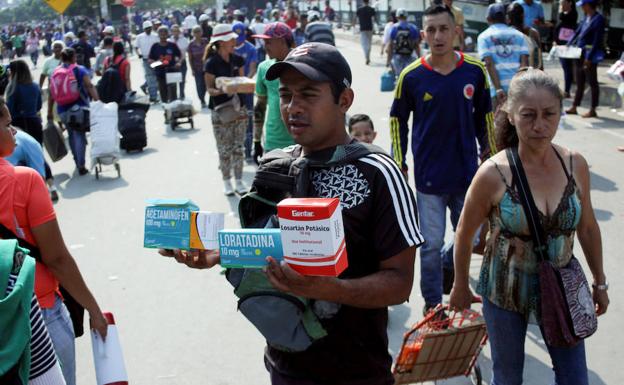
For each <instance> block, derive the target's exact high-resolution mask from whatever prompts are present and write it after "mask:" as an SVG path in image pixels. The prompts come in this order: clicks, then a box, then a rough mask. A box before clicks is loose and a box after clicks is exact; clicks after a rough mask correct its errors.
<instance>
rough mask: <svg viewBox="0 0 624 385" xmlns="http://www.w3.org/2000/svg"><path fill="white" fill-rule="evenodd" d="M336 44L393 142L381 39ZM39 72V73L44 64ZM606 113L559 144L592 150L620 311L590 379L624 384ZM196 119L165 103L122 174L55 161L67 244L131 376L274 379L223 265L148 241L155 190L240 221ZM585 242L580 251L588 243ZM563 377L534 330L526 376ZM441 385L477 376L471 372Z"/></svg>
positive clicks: (576, 123) (618, 229)
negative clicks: (169, 110) (192, 265)
mask: <svg viewBox="0 0 624 385" xmlns="http://www.w3.org/2000/svg"><path fill="white" fill-rule="evenodd" d="M339 37H340V36H339ZM337 46H338V48H339V49H340V50H341V52H342V53H343V55H344V56H345V57H346V58H347V60H348V61H349V63H350V64H351V68H352V72H353V88H354V90H355V95H356V96H355V102H354V105H353V107H352V108H351V110H350V111H349V114H354V113H366V114H368V115H370V116H371V117H372V119H373V121H374V123H375V126H376V129H377V130H378V131H379V135H378V139H377V142H376V143H377V144H378V145H380V146H382V147H383V148H386V149H389V148H390V137H389V129H388V112H389V109H390V105H391V102H392V93H390V92H388V93H381V92H380V91H379V83H380V80H379V79H380V76H381V74H382V73H383V72H384V70H385V68H384V63H385V58H382V57H381V56H380V55H379V46H374V47H373V54H372V63H371V65H370V66H366V65H365V64H364V58H363V54H362V52H361V49H360V47H359V44H358V43H356V42H355V41H353V39H351V38H343V37H340V38H339V39H338V41H337ZM552 67H553V68H552V70H550V69H549V72H551V73H553V74H554V75H556V76H558V77H561V73H560V72H561V71H560V70H559V68H558V66H555V65H553V66H552ZM35 75H36V76H37V77H36V78H38V72H36V71H35ZM189 75H190V74H189ZM142 77H143V71H142V68H141V66H140V64H139V62H138V60H137V59H136V57H133V59H132V80H133V87H134V88H135V89H138V85H140V83H142ZM194 88H195V87H194V83H193V79H192V78H191V77H190V76H188V77H187V86H186V94H187V96H189V97H192V98H194V100H195V104H196V107H198V108H199V101H198V100H197V96H196V93H195V90H194ZM567 105H569V101H566V106H567ZM449 113H452V112H449ZM598 113H599V115H601V116H605V117H604V118H598V119H589V120H583V119H581V118H579V117H576V116H570V117H565V118H564V122H563V125H562V126H563V127H562V128H561V129H560V130H559V132H558V134H557V137H556V139H555V142H557V143H559V144H561V145H564V146H568V147H570V148H572V149H574V150H576V151H579V152H580V153H582V154H583V155H584V156H585V157H586V158H587V160H588V162H589V164H590V167H591V169H590V171H591V178H592V201H593V204H594V208H595V212H596V216H597V218H598V221H599V224H600V226H601V230H602V237H603V247H604V255H605V271H606V273H607V276H608V277H609V281H610V283H611V289H610V291H609V294H610V296H611V301H612V303H611V307H610V310H609V312H608V313H607V314H606V315H605V316H603V317H601V318H600V323H599V329H598V332H597V333H596V334H595V335H594V336H592V337H591V338H589V339H588V340H587V343H586V349H587V360H588V366H589V369H590V384H592V385H603V384H609V385H612V384H614V385H617V384H622V383H624V371H623V370H621V369H617V368H618V367H619V365H621V361H622V359H623V358H624V357H623V354H622V350H621V349H620V348H619V347H618V346H619V344H620V343H624V338H623V337H622V333H621V332H618V329H617V328H618V327H619V326H617V325H619V321H617V319H618V318H617V317H619V316H621V315H622V314H623V313H622V309H621V301H620V298H621V296H622V294H624V293H623V290H622V287H621V285H618V283H619V280H618V278H619V277H622V276H623V274H622V273H623V272H624V271H623V270H624V267H623V265H622V263H621V261H618V260H617V255H618V254H619V252H620V251H621V249H619V247H618V243H619V241H621V239H622V235H623V230H624V226H623V219H624V196H623V194H622V191H621V189H622V186H624V173H623V172H622V169H621V167H622V165H624V153H622V152H618V151H617V150H616V147H617V146H624V123H623V122H624V118H622V117H621V116H619V115H617V113H615V112H614V111H610V110H609V108H605V107H602V108H600V109H599V110H598ZM195 127H196V128H195V129H194V130H187V129H184V128H179V129H177V130H176V131H171V130H170V129H168V128H167V127H166V126H165V124H164V119H163V113H162V108H161V107H160V106H154V107H153V108H151V109H150V111H149V113H148V117H147V133H148V147H147V148H146V149H145V150H144V151H143V152H141V153H132V154H125V153H124V154H123V156H122V158H121V161H120V164H121V178H117V175H116V173H115V172H114V169H113V168H112V167H111V168H108V169H106V170H105V172H104V174H103V176H102V177H101V178H100V180H96V179H95V177H94V174H93V173H91V174H89V175H86V176H78V174H77V173H76V171H75V167H74V165H73V161H72V159H71V155H70V156H68V157H66V158H65V159H63V160H61V161H59V162H57V163H53V164H51V166H52V170H53V172H54V174H55V179H56V184H57V186H58V190H59V193H60V196H61V198H60V201H59V202H58V203H57V204H56V205H55V209H56V212H57V215H58V219H59V222H60V225H61V229H62V232H63V236H64V238H65V242H66V243H67V245H68V247H69V249H70V250H71V252H72V254H73V256H74V258H75V259H76V261H77V263H78V264H79V266H80V269H81V271H82V273H83V275H84V277H85V279H86V281H87V283H88V285H89V287H90V288H91V290H92V291H93V293H94V294H95V296H96V298H97V299H98V301H99V303H100V306H101V307H102V309H103V310H106V311H111V312H113V313H114V315H115V319H116V321H117V327H118V329H119V335H120V338H121V344H122V347H123V351H124V356H125V363H126V368H127V370H128V375H129V378H130V384H135V385H138V384H157V385H161V384H162V385H165V384H167V385H185V384H211V385H212V384H213V385H228V384H237V385H238V384H258V385H266V384H269V379H268V375H267V372H266V370H265V368H264V364H263V359H262V356H263V347H264V341H263V340H262V338H261V337H260V334H259V333H258V332H256V330H255V329H254V328H253V326H251V324H250V323H249V322H248V321H246V320H245V319H244V317H243V316H242V315H241V314H239V313H237V310H236V298H235V296H234V295H233V293H232V287H231V286H230V285H229V284H228V283H227V281H226V280H225V279H224V277H223V276H222V272H221V269H219V268H214V269H212V270H209V271H199V270H191V269H188V268H186V267H185V266H182V265H178V264H177V263H176V262H175V261H174V260H171V259H168V258H164V257H161V256H159V255H158V254H157V252H156V250H152V249H145V248H143V211H144V207H145V200H146V199H149V198H190V199H192V200H193V201H194V202H195V203H197V204H198V205H199V206H200V207H201V209H203V210H212V211H222V212H225V213H226V227H230V228H233V227H238V226H239V223H238V218H237V204H238V198H235V197H231V198H228V197H225V196H224V195H223V194H222V184H221V177H220V173H219V171H218V168H217V166H218V157H217V151H216V146H215V141H214V136H213V133H212V128H211V124H210V114H209V112H208V111H207V110H201V111H199V113H198V114H197V115H196V116H195ZM254 170H255V167H254V166H251V165H246V166H245V170H244V178H245V180H246V181H247V182H248V183H249V184H250V183H251V180H252V176H253V174H254ZM449 230H450V228H449ZM450 237H451V235H450V231H449V234H448V238H449V239H450ZM577 244H578V243H577ZM577 249H578V250H577V255H578V256H579V257H580V256H581V255H582V251H581V250H580V248H578V246H577ZM580 259H581V260H583V258H582V257H581V258H580ZM418 263H419V262H418V260H417V262H416V264H417V267H416V277H415V281H414V282H415V284H414V288H413V292H412V295H411V299H410V302H409V303H406V304H403V305H399V306H394V307H392V308H391V309H390V320H389V330H388V332H389V339H390V352H391V354H392V355H393V357H396V355H397V353H398V350H399V349H400V344H401V341H402V336H403V333H404V332H405V331H407V330H408V329H409V327H410V326H411V325H413V324H414V323H415V322H416V321H418V320H419V319H420V318H421V315H422V314H421V309H422V306H423V301H422V298H421V297H420V295H419V293H420V289H419V285H418V282H419V278H420V276H419V269H418ZM583 263H584V261H583ZM585 266H586V265H585ZM479 267H480V258H476V257H475V258H474V260H473V261H472V264H471V274H472V277H473V279H476V277H477V275H478V270H479ZM588 271H589V270H587V268H586V272H588ZM589 279H591V277H589ZM76 353H77V358H76V360H77V378H78V383H79V384H94V383H95V370H94V366H93V359H92V351H91V342H90V337H89V336H88V335H86V336H83V337H81V338H79V339H77V340H76ZM479 364H480V365H481V367H482V369H483V372H484V379H485V380H487V381H489V380H490V377H491V376H490V371H491V361H490V354H489V348H488V347H486V348H485V349H484V351H483V354H482V355H481V357H480V359H479ZM552 378H553V373H552V370H551V365H550V360H549V357H548V354H547V352H546V350H545V346H544V344H543V342H542V338H541V335H540V333H539V330H538V329H537V328H536V327H530V329H529V333H528V335H527V342H526V359H525V383H527V384H535V385H542V384H544V385H546V384H551V383H552V382H553V379H552ZM438 383H445V384H469V383H470V380H468V379H466V378H458V379H453V380H449V381H446V382H438Z"/></svg>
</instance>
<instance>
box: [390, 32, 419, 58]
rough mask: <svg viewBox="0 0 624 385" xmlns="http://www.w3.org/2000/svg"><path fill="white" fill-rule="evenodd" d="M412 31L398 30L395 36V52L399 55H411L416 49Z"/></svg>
mask: <svg viewBox="0 0 624 385" xmlns="http://www.w3.org/2000/svg"><path fill="white" fill-rule="evenodd" d="M410 34H411V31H410V30H409V28H408V29H401V28H399V30H398V31H397V34H396V37H395V38H394V42H393V46H394V53H395V54H398V55H411V54H412V52H413V51H414V46H413V44H412V39H411V37H410Z"/></svg>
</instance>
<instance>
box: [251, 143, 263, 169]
mask: <svg viewBox="0 0 624 385" xmlns="http://www.w3.org/2000/svg"><path fill="white" fill-rule="evenodd" d="M262 154H264V149H263V148H262V143H260V142H254V155H253V159H254V162H256V164H257V165H259V164H260V158H262Z"/></svg>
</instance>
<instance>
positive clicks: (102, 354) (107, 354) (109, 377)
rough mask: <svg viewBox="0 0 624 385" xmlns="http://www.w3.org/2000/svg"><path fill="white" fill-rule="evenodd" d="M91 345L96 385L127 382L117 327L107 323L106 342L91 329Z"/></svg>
mask: <svg viewBox="0 0 624 385" xmlns="http://www.w3.org/2000/svg"><path fill="white" fill-rule="evenodd" d="M91 346H92V347H93V363H94V365H95V378H96V381H97V385H106V384H112V383H119V382H121V383H123V382H125V383H127V382H128V374H127V373H126V366H125V364H124V359H123V353H122V351H121V344H120V343H119V335H118V334H117V327H116V326H115V325H114V324H113V325H108V332H107V336H106V342H104V341H102V337H101V336H100V335H99V333H98V332H97V331H95V330H91Z"/></svg>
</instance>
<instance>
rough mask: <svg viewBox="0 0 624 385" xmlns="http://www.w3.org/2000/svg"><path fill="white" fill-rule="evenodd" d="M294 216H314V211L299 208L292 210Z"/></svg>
mask: <svg viewBox="0 0 624 385" xmlns="http://www.w3.org/2000/svg"><path fill="white" fill-rule="evenodd" d="M291 213H292V216H293V217H307V218H314V212H312V211H299V210H292V211H291Z"/></svg>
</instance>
